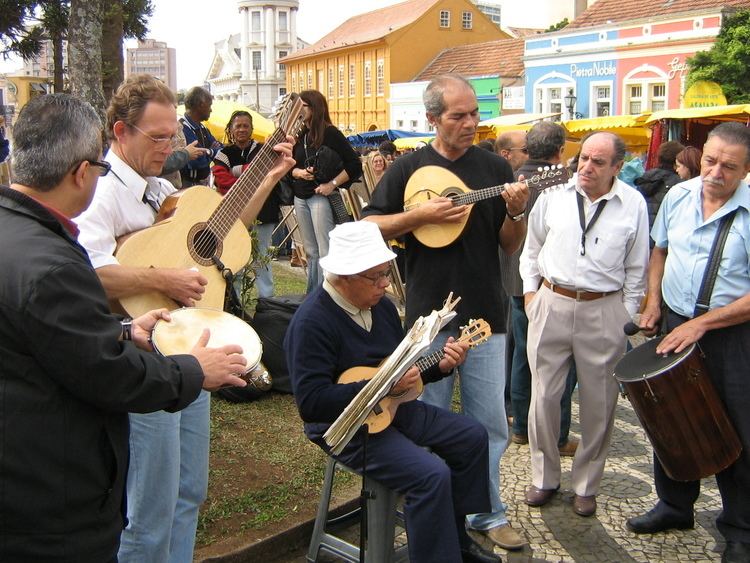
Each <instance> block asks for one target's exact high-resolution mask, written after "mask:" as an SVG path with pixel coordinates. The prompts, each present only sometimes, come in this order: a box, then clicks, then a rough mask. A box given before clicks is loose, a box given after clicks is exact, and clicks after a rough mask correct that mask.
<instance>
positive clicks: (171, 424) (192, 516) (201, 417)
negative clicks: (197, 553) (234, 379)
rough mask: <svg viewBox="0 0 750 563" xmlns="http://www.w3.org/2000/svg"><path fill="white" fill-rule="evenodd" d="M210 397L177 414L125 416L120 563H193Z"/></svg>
mask: <svg viewBox="0 0 750 563" xmlns="http://www.w3.org/2000/svg"><path fill="white" fill-rule="evenodd" d="M210 399H211V395H210V393H208V392H206V391H201V394H200V396H199V397H198V398H197V399H196V400H195V401H194V402H193V403H192V404H190V405H189V406H188V407H186V408H185V409H183V410H182V411H180V412H176V413H168V412H165V411H159V412H155V413H150V414H130V467H129V469H128V482H127V495H128V496H127V502H128V526H127V528H125V530H123V532H122V536H121V543H120V551H119V553H118V555H117V557H118V560H119V561H120V563H130V562H132V563H152V562H153V563H165V562H170V563H184V562H185V561H192V560H193V548H194V546H195V531H196V528H197V526H198V509H199V508H200V506H201V504H202V503H203V501H204V500H206V492H207V489H208V448H209V417H210V406H211V403H210Z"/></svg>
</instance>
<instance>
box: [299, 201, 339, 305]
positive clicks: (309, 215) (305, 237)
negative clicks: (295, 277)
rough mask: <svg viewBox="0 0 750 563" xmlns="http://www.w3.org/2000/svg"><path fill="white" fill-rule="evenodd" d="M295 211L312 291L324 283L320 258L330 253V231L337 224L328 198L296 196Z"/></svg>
mask: <svg viewBox="0 0 750 563" xmlns="http://www.w3.org/2000/svg"><path fill="white" fill-rule="evenodd" d="M294 212H295V214H296V215H297V223H298V224H299V230H300V233H302V242H303V244H304V245H305V255H306V256H307V293H311V292H312V291H313V290H314V289H315V288H316V287H318V286H319V285H320V284H322V283H323V270H321V269H320V267H319V266H318V260H320V259H321V258H323V257H324V256H325V255H326V254H328V233H330V232H331V230H333V228H334V227H335V226H336V224H335V223H334V221H333V211H332V210H331V204H330V203H328V198H327V197H326V196H323V195H314V196H312V197H311V198H309V199H300V198H298V197H296V196H295V198H294Z"/></svg>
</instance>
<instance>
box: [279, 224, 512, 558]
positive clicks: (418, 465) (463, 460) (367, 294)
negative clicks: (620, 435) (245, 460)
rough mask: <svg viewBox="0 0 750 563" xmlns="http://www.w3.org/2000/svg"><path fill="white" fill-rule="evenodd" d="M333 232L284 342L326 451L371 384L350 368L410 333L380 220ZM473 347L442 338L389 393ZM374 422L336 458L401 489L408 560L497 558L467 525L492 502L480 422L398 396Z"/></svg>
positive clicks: (441, 369)
mask: <svg viewBox="0 0 750 563" xmlns="http://www.w3.org/2000/svg"><path fill="white" fill-rule="evenodd" d="M330 240H331V244H330V248H329V252H328V254H327V255H326V256H325V257H324V258H321V259H320V266H321V268H323V270H325V272H326V275H325V277H324V281H323V284H322V286H320V287H318V288H317V289H316V290H315V291H314V292H313V293H311V294H309V295H308V296H307V299H305V301H304V302H303V303H302V305H301V306H300V308H299V309H298V311H297V313H296V314H295V315H294V317H293V318H292V321H291V323H290V324H289V328H288V330H287V335H286V338H285V341H284V350H285V353H286V359H287V365H288V366H289V373H290V376H291V380H292V386H293V389H294V398H295V400H296V402H297V406H298V408H299V413H300V416H301V417H302V419H303V421H304V422H305V434H306V435H307V437H308V438H309V439H310V440H311V441H313V442H314V443H316V444H317V445H319V446H320V447H321V448H322V449H323V450H325V451H326V452H329V453H330V448H329V447H328V445H327V444H326V442H325V440H324V437H323V434H325V432H326V431H327V429H328V428H329V426H330V425H331V423H332V422H333V421H334V420H335V419H336V418H337V417H338V416H339V415H340V414H341V413H342V412H343V411H344V409H345V408H346V407H347V405H349V403H351V402H352V400H353V399H354V398H355V396H357V394H358V393H359V392H360V391H361V390H362V389H363V388H364V386H365V384H366V383H367V381H366V380H365V379H362V378H361V377H351V378H350V377H347V376H348V375H349V374H350V373H352V372H353V371H356V370H357V369H359V370H364V371H366V369H367V368H365V367H358V366H368V367H372V366H377V365H378V364H380V363H381V361H382V360H384V359H386V358H387V357H388V356H389V355H390V354H391V353H392V352H393V351H394V350H395V349H396V348H397V346H398V345H399V343H400V342H401V340H402V338H403V337H404V330H403V327H402V325H401V320H400V318H399V316H398V313H397V311H396V307H395V306H394V305H393V303H391V301H390V300H389V299H388V298H387V297H385V289H386V288H387V287H388V284H389V283H390V281H389V277H390V268H391V267H392V266H391V264H390V262H391V261H392V260H393V258H394V257H395V254H394V253H393V252H391V251H390V250H389V249H388V247H387V246H386V245H385V242H384V240H383V237H382V236H381V235H380V231H379V230H378V228H377V227H376V226H375V225H374V224H373V223H370V222H366V221H357V222H351V223H343V224H341V225H338V226H337V227H336V228H335V229H333V230H332V231H331V235H330ZM438 338H440V337H439V336H438ZM468 347H469V345H468V343H467V342H466V341H465V340H464V339H463V338H462V339H459V340H458V341H455V340H454V339H453V338H452V337H451V338H448V339H447V340H446V339H445V338H443V339H442V340H441V344H440V350H441V352H442V354H440V355H438V356H437V358H435V359H434V361H433V362H432V363H431V364H429V365H430V367H427V365H424V364H422V363H420V361H417V364H416V365H415V366H413V367H411V368H410V369H409V370H408V371H407V372H406V373H405V374H404V375H403V376H402V377H401V379H400V380H399V381H398V382H397V383H396V384H395V385H394V387H393V388H392V389H391V391H390V392H389V395H388V396H389V397H398V396H400V395H401V394H402V393H410V392H412V391H414V389H418V388H420V387H421V385H422V382H429V381H434V380H438V379H441V378H443V377H445V376H446V375H448V374H450V373H452V371H453V369H454V368H455V367H456V366H457V365H459V364H461V363H462V362H463V361H464V358H465V356H466V353H467V349H468ZM480 348H481V347H480ZM417 366H421V370H420V369H419V368H418V367H417ZM416 394H417V395H418V392H417V393H416ZM386 398H388V397H386ZM383 401H385V399H384V400H383ZM383 401H381V406H382V403H383ZM363 428H364V427H363ZM368 430H369V431H370V434H369V436H368V438H367V444H366V447H365V446H363V442H364V440H363V430H360V431H358V433H357V434H355V436H354V437H353V438H352V440H351V442H349V443H348V444H347V445H346V446H345V447H344V449H343V450H342V452H341V453H340V454H339V455H334V457H335V458H336V459H337V460H338V461H341V462H342V463H344V464H345V465H347V466H348V467H351V468H352V469H354V470H356V471H363V466H364V471H366V473H367V475H368V476H369V477H372V478H373V479H375V480H377V481H378V482H380V483H381V484H383V485H385V486H386V487H388V488H390V489H392V490H394V491H398V492H399V493H402V494H404V495H405V507H404V515H405V518H406V528H407V535H408V545H409V547H408V549H409V559H410V561H412V562H425V563H426V562H429V563H455V562H456V561H461V560H463V561H480V562H485V563H492V562H499V561H500V558H499V556H497V555H495V554H493V553H491V552H489V551H487V550H484V549H483V548H482V547H481V546H480V545H479V544H477V543H475V542H474V541H473V540H471V539H470V538H469V537H468V535H467V534H466V530H465V528H464V518H465V515H466V514H467V513H471V512H478V511H484V510H488V509H489V496H488V494H487V487H488V485H487V483H488V474H487V432H486V431H485V430H484V428H482V426H481V425H480V424H479V423H477V422H476V421H474V420H473V419H471V418H469V417H467V416H463V415H460V414H455V413H451V412H449V411H447V410H444V409H441V408H437V407H433V406H432V405H428V404H427V403H423V402H421V401H415V400H411V401H406V402H402V403H401V404H400V406H399V407H398V409H397V410H396V412H395V415H394V416H393V420H392V421H391V422H390V425H386V427H385V428H384V429H383V430H381V431H379V432H378V431H375V429H374V428H373V427H370V428H368ZM427 447H428V448H430V449H431V450H432V452H430V451H428V450H426V449H424V448H427ZM364 451H366V455H367V458H366V459H365V460H364V461H363V452H364Z"/></svg>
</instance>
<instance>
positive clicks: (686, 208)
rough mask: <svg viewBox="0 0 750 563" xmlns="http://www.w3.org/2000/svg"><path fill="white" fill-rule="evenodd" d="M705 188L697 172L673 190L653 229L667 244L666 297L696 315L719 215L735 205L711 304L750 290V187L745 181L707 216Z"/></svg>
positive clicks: (678, 308)
mask: <svg viewBox="0 0 750 563" xmlns="http://www.w3.org/2000/svg"><path fill="white" fill-rule="evenodd" d="M701 188H702V180H701V178H700V177H697V178H693V179H691V180H688V181H686V182H682V183H680V184H677V185H676V186H674V187H673V188H672V189H670V190H669V192H667V195H666V197H665V198H664V201H663V202H662V204H661V207H660V208H659V213H658V214H657V216H656V220H655V221H654V226H653V228H652V229H651V238H653V239H654V242H655V243H656V246H658V247H660V248H667V261H666V264H665V268H664V277H663V279H662V287H661V290H662V295H663V299H664V302H665V303H666V304H667V305H668V306H669V307H670V309H672V310H673V311H675V312H676V313H679V314H680V315H683V316H685V317H692V316H693V310H694V309H695V302H696V301H697V300H698V292H699V291H700V287H701V282H702V281H703V273H704V272H705V270H706V264H707V262H708V255H709V253H710V251H711V246H712V245H713V242H714V238H715V237H716V230H717V229H718V225H719V220H720V219H721V218H722V217H724V215H726V214H727V213H729V212H730V211H732V210H734V209H737V210H738V211H737V214H736V215H735V217H734V221H733V223H732V227H731V229H730V230H729V236H728V237H727V242H726V245H725V246H724V252H723V253H722V257H721V263H720V265H719V274H718V276H717V278H716V284H715V285H714V290H713V294H712V295H711V301H710V304H709V306H710V308H711V309H715V308H717V307H723V306H725V305H728V304H729V303H731V302H733V301H736V300H737V299H739V298H740V297H743V296H744V295H746V294H748V293H750V188H748V185H747V184H746V183H745V181H744V180H743V181H742V182H740V185H739V187H738V188H737V190H736V191H735V192H734V195H733V196H732V197H731V198H730V199H729V201H727V202H726V203H725V204H724V205H723V206H722V207H721V208H720V209H719V210H718V211H716V212H715V213H714V214H713V215H712V216H711V217H709V218H708V219H707V220H705V221H704V220H703V211H702V196H701Z"/></svg>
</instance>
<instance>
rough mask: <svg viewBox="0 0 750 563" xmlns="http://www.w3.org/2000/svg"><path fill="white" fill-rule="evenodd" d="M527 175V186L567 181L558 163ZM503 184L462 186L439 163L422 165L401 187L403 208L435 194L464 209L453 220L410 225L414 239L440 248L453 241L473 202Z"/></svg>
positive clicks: (503, 187) (542, 187) (495, 194)
mask: <svg viewBox="0 0 750 563" xmlns="http://www.w3.org/2000/svg"><path fill="white" fill-rule="evenodd" d="M537 172H538V174H535V175H534V176H532V177H531V178H529V179H527V180H524V183H525V184H526V185H527V186H528V187H529V189H535V190H539V191H541V190H545V189H547V188H551V187H553V186H563V185H565V184H566V183H567V181H568V171H567V169H566V168H565V167H563V165H562V164H558V165H555V166H545V167H544V168H541V167H540V168H539V169H538V170H537ZM506 188H507V184H502V185H499V186H491V187H489V188H482V189H480V190H471V189H469V188H468V187H466V184H464V183H463V182H462V181H461V180H460V179H459V177H458V176H456V175H455V174H453V173H452V172H450V171H449V170H446V169H445V168H443V167H441V166H423V167H422V168H419V169H418V170H417V171H416V172H414V174H412V175H411V178H409V181H408V182H407V184H406V189H405V190H404V211H409V210H410V209H415V208H416V207H419V206H420V205H422V204H423V203H425V202H427V201H430V200H431V199H434V198H436V197H447V198H450V199H452V200H453V205H454V206H458V205H468V206H469V213H467V214H466V215H465V216H464V217H463V218H462V219H461V221H459V222H456V223H429V224H426V225H422V226H420V227H417V228H416V229H414V231H412V232H413V234H414V236H415V237H417V240H418V241H419V242H421V243H422V244H424V245H425V246H429V247H430V248H442V247H444V246H448V245H449V244H451V243H452V242H454V241H455V240H456V239H458V237H460V236H461V233H463V231H464V228H466V223H467V222H468V220H469V216H470V215H471V210H472V209H473V207H474V204H475V203H476V202H478V201H482V200H484V199H489V198H492V197H498V196H499V195H500V194H501V193H503V192H504V191H505V190H506Z"/></svg>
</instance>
